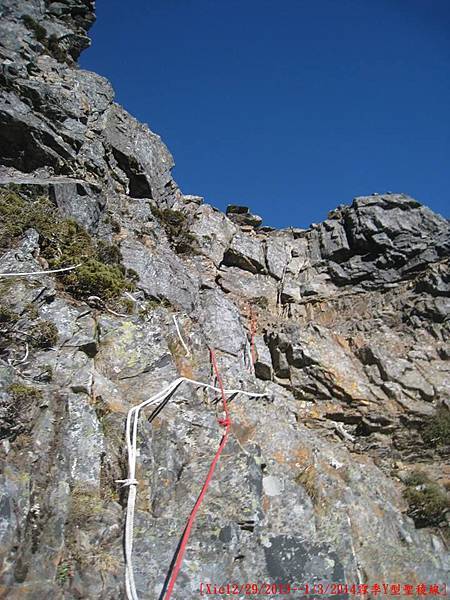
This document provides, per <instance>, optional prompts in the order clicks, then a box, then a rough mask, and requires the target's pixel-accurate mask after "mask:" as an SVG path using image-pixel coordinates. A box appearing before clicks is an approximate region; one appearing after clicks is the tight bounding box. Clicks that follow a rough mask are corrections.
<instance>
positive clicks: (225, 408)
mask: <svg viewBox="0 0 450 600" xmlns="http://www.w3.org/2000/svg"><path fill="white" fill-rule="evenodd" d="M209 352H210V357H211V363H212V366H213V369H214V373H215V376H216V378H217V381H218V383H219V388H220V393H221V395H222V403H223V411H224V413H225V419H218V422H219V425H222V426H223V427H225V433H224V434H223V436H222V440H221V441H220V445H219V447H218V449H217V452H216V454H215V456H214V458H213V461H212V463H211V466H210V467H209V471H208V475H207V476H206V480H205V483H204V484H203V487H202V490H201V492H200V494H199V496H198V498H197V501H196V502H195V504H194V508H193V509H192V512H191V514H190V515H189V518H188V520H187V523H186V528H185V530H184V533H183V537H182V538H181V543H180V549H179V551H178V554H177V558H176V561H175V565H174V567H173V571H172V575H171V577H170V581H169V585H168V586H167V591H166V595H165V596H164V599H165V600H169V599H170V596H171V594H172V591H173V588H174V585H175V581H176V580H177V577H178V573H179V571H180V569H181V564H182V562H183V557H184V554H185V552H186V546H187V543H188V540H189V536H190V534H191V530H192V527H193V525H194V521H195V517H196V516H197V512H198V509H199V508H200V506H201V504H202V502H203V498H204V497H205V495H206V491H207V489H208V487H209V484H210V483H211V480H212V478H213V475H214V470H215V468H216V465H217V463H218V462H219V458H220V455H221V454H222V451H223V449H224V448H225V445H226V443H227V441H228V433H229V431H230V426H231V419H230V413H229V410H228V404H227V398H226V396H225V390H224V389H223V383H222V378H221V377H220V374H219V369H218V367H217V361H216V355H215V353H214V350H211V349H210V351H209Z"/></svg>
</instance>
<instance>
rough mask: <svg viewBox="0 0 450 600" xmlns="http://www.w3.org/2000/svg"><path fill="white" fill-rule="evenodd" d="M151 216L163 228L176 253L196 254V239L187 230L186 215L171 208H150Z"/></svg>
mask: <svg viewBox="0 0 450 600" xmlns="http://www.w3.org/2000/svg"><path fill="white" fill-rule="evenodd" d="M152 214H153V216H154V217H155V218H156V219H157V220H158V221H159V223H160V224H161V226H162V227H163V229H164V231H165V232H166V235H167V237H168V239H169V241H170V242H171V244H172V246H173V248H174V249H175V251H176V252H178V253H180V254H193V253H195V252H197V238H196V237H195V236H194V235H192V233H190V232H189V231H188V230H187V222H186V221H187V220H186V215H184V214H183V213H182V212H180V211H179V210H172V209H171V208H158V207H157V206H152Z"/></svg>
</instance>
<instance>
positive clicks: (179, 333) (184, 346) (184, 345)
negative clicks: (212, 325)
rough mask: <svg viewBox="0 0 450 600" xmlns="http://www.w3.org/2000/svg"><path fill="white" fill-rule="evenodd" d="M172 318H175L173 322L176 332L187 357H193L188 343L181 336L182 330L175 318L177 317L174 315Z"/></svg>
mask: <svg viewBox="0 0 450 600" xmlns="http://www.w3.org/2000/svg"><path fill="white" fill-rule="evenodd" d="M172 318H173V322H174V323H175V328H176V330H177V333H178V337H179V338H180V342H181V345H182V346H183V348H184V350H185V352H186V356H190V355H191V352H190V350H189V348H188V347H187V346H186V343H185V341H184V340H183V336H182V335H181V331H180V328H179V327H178V321H177V318H176V316H175V315H172Z"/></svg>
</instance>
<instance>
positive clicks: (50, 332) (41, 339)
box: [29, 321, 58, 348]
mask: <svg viewBox="0 0 450 600" xmlns="http://www.w3.org/2000/svg"><path fill="white" fill-rule="evenodd" d="M29 334H30V337H31V344H32V345H33V346H34V347H35V348H51V347H52V346H55V345H56V343H57V341H58V328H57V327H56V325H55V324H54V323H52V322H51V321H38V322H37V323H34V325H32V326H31V328H30V330H29Z"/></svg>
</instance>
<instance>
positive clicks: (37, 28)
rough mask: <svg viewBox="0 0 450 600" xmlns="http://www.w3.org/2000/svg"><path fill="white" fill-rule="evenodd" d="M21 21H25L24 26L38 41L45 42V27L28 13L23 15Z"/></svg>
mask: <svg viewBox="0 0 450 600" xmlns="http://www.w3.org/2000/svg"><path fill="white" fill-rule="evenodd" d="M22 21H23V22H24V23H25V25H26V27H27V28H28V29H29V30H30V31H32V32H33V33H34V35H35V36H36V39H37V41H38V42H41V43H43V42H45V40H46V38H47V31H46V29H45V27H42V25H40V24H39V23H38V22H37V21H35V20H34V19H33V17H32V16H30V15H24V16H23V17H22Z"/></svg>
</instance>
